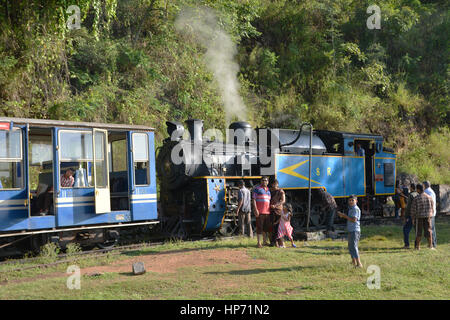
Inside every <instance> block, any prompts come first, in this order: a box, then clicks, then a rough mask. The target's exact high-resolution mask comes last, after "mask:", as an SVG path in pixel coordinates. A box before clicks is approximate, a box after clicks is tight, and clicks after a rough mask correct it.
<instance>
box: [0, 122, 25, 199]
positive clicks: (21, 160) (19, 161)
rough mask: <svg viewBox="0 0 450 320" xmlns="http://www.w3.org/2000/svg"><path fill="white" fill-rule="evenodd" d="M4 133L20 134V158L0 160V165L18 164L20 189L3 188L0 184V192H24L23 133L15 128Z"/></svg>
mask: <svg viewBox="0 0 450 320" xmlns="http://www.w3.org/2000/svg"><path fill="white" fill-rule="evenodd" d="M5 131H16V132H19V134H20V138H19V140H20V147H19V150H20V158H18V157H13V158H6V157H5V158H1V157H0V162H2V163H20V167H21V168H20V170H21V176H20V179H21V181H20V182H21V185H22V187H17V188H5V187H4V186H3V184H2V187H1V188H0V191H14V190H16V191H17V190H24V189H25V188H26V184H25V179H24V175H25V170H24V159H23V158H24V154H23V131H22V129H21V128H17V127H13V128H12V129H11V130H5Z"/></svg>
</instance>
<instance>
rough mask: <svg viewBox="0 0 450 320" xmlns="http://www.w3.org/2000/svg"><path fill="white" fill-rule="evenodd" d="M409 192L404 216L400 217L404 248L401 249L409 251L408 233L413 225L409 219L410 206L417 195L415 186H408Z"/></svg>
mask: <svg viewBox="0 0 450 320" xmlns="http://www.w3.org/2000/svg"><path fill="white" fill-rule="evenodd" d="M410 189H411V191H410V192H409V194H408V204H407V205H406V210H405V215H404V216H402V219H403V242H404V243H405V246H404V247H403V248H405V249H409V233H410V232H411V229H412V226H413V223H412V217H411V206H412V202H413V200H414V198H415V197H417V196H418V195H419V194H418V193H417V191H416V185H415V184H414V183H411V186H410Z"/></svg>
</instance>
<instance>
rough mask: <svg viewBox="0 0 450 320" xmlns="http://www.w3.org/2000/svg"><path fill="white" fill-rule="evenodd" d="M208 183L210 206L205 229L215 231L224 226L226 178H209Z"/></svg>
mask: <svg viewBox="0 0 450 320" xmlns="http://www.w3.org/2000/svg"><path fill="white" fill-rule="evenodd" d="M206 184H207V185H206V187H207V188H208V204H209V206H208V212H207V216H206V224H205V225H204V227H203V231H215V230H218V229H219V228H220V227H221V226H222V222H223V218H224V215H225V211H226V203H225V179H223V178H207V179H206Z"/></svg>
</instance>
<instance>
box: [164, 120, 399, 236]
mask: <svg viewBox="0 0 450 320" xmlns="http://www.w3.org/2000/svg"><path fill="white" fill-rule="evenodd" d="M166 124H167V128H168V129H167V132H168V135H169V137H168V138H166V139H165V140H164V142H163V145H162V147H161V149H160V151H159V154H158V156H157V174H158V177H159V181H160V199H159V201H160V208H161V214H160V217H161V219H162V220H161V222H162V223H163V224H165V225H167V227H168V229H171V230H172V231H174V232H175V233H178V234H186V233H188V234H197V233H202V234H208V233H213V232H215V231H217V230H221V231H222V232H225V233H226V232H233V230H234V229H235V228H236V221H237V216H236V208H237V194H238V188H237V183H238V181H239V180H244V181H245V183H246V185H247V187H248V188H252V187H253V186H254V185H256V184H258V183H259V180H260V178H261V177H262V176H270V177H271V179H277V180H278V182H279V186H280V188H282V189H283V190H284V191H285V193H286V201H287V202H289V203H291V205H292V206H293V210H294V212H293V219H292V221H291V223H292V225H293V227H294V229H297V230H300V229H302V228H305V227H306V226H309V225H310V224H311V226H312V227H315V228H320V227H321V226H323V224H324V222H325V221H324V220H325V212H324V210H323V208H322V203H321V201H320V200H321V199H320V197H319V194H318V192H317V190H318V189H319V188H325V189H326V190H327V191H328V192H329V193H330V194H331V195H332V196H333V197H335V199H337V203H338V206H340V208H341V210H342V209H344V208H345V206H346V201H345V199H346V198H347V197H348V196H350V195H352V194H354V195H357V196H358V197H360V201H359V204H360V206H361V207H362V209H363V214H364V213H365V214H368V213H369V212H371V214H373V215H382V210H383V205H384V204H385V203H386V198H387V196H389V195H393V194H394V190H395V181H396V176H395V175H396V155H395V154H394V152H393V150H391V149H388V148H385V147H383V137H382V136H380V135H373V134H357V133H348V132H336V131H327V130H314V131H313V130H312V128H311V127H310V129H311V130H310V132H309V133H308V131H306V130H303V129H304V127H305V126H302V127H301V128H300V129H299V130H291V129H276V128H275V129H274V128H256V129H253V128H252V127H251V125H250V124H249V123H247V122H244V121H239V122H234V123H232V124H231V125H230V126H229V128H228V130H227V134H226V139H221V134H220V132H219V134H216V136H214V137H211V134H204V133H203V121H202V120H196V119H191V120H188V121H186V124H187V129H188V132H185V127H184V126H183V125H182V124H181V123H180V122H172V121H169V122H167V123H166ZM207 131H208V130H207ZM205 133H207V132H205ZM217 136H219V137H217ZM357 145H359V146H360V147H361V148H362V149H364V151H365V152H364V156H359V155H357V153H356V146H357ZM309 192H310V193H309ZM309 195H311V202H310V203H311V205H310V212H309V214H307V213H308V200H309V199H308V197H309ZM308 217H309V219H310V220H309V221H308Z"/></svg>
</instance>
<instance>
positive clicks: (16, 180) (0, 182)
mask: <svg viewBox="0 0 450 320" xmlns="http://www.w3.org/2000/svg"><path fill="white" fill-rule="evenodd" d="M18 188H19V189H22V188H23V165H22V131H21V130H20V129H15V130H12V131H0V189H18Z"/></svg>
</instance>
